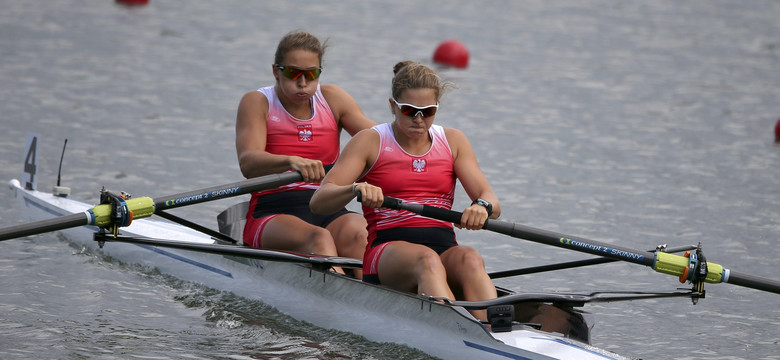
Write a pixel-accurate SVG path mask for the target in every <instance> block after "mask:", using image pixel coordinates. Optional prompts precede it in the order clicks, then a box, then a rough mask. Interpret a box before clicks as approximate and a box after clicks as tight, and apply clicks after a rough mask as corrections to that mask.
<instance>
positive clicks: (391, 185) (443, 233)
mask: <svg viewBox="0 0 780 360" xmlns="http://www.w3.org/2000/svg"><path fill="white" fill-rule="evenodd" d="M394 73H395V76H394V77H393V81H392V97H391V98H390V99H389V100H388V102H389V106H390V111H391V113H392V114H393V116H394V117H395V121H393V122H392V123H385V124H381V125H377V126H374V127H373V128H371V129H370V130H364V131H361V132H360V133H358V134H357V135H355V136H354V137H353V138H352V139H351V140H350V141H349V143H348V144H347V145H346V147H345V148H344V150H343V151H342V153H341V157H340V158H339V160H338V161H337V162H336V164H335V165H334V167H333V169H331V170H330V172H329V173H328V174H327V175H326V176H325V178H324V179H323V181H322V185H321V186H320V188H319V189H318V190H317V191H315V193H314V196H313V197H312V199H311V203H310V205H311V208H312V211H313V212H314V213H318V214H330V213H334V212H336V211H338V210H339V209H341V208H343V207H344V206H345V205H346V204H347V203H349V202H350V201H351V200H352V199H353V198H354V197H355V196H356V195H357V194H358V193H360V194H361V196H362V204H363V213H364V216H365V218H366V220H367V222H368V231H369V235H368V241H369V244H368V248H367V249H366V253H365V255H364V257H363V281H366V282H372V283H376V284H382V285H385V286H388V287H391V288H393V289H396V290H400V291H407V292H413V293H415V292H416V293H417V294H421V295H422V294H425V295H426V296H433V297H437V298H446V299H450V300H452V299H464V300H468V301H481V300H487V299H492V298H495V297H496V296H497V295H496V288H495V286H494V285H493V282H492V281H491V280H490V277H489V276H488V275H487V273H486V271H485V266H484V262H483V259H482V256H480V254H479V253H478V252H477V251H476V250H475V249H473V248H471V247H467V246H459V245H458V244H457V242H456V240H455V232H454V230H453V226H452V223H449V222H443V221H439V220H434V219H429V218H425V217H422V216H419V215H416V214H413V213H410V212H407V211H398V210H391V209H385V208H381V206H382V202H383V200H384V195H387V196H393V197H397V198H400V199H402V200H404V201H407V202H414V203H422V204H427V205H432V206H437V207H441V208H445V209H450V208H451V207H452V203H453V199H454V193H455V180H456V178H457V179H458V180H460V182H461V184H462V185H463V188H464V189H465V190H466V193H467V194H468V195H469V197H471V199H473V202H472V203H471V205H469V206H468V207H467V208H466V209H465V210H464V211H463V216H462V218H461V220H460V227H463V228H466V229H470V230H477V229H481V228H482V226H483V225H484V223H485V221H486V220H487V219H488V218H493V219H495V218H498V216H499V215H500V214H501V207H500V205H499V202H498V198H497V197H496V195H495V194H494V193H493V190H492V189H491V187H490V184H489V183H488V181H487V179H486V178H485V175H484V174H483V173H482V171H481V170H480V168H479V165H478V164H477V158H476V156H475V154H474V150H473V149H472V147H471V145H470V144H469V142H468V140H467V138H466V136H465V135H464V134H463V132H461V131H460V130H456V129H452V128H443V127H441V126H439V125H434V124H433V121H434V117H435V115H436V110H437V109H438V106H439V100H440V99H441V96H442V94H443V92H444V91H445V90H446V88H447V87H448V85H449V83H445V82H442V81H441V80H440V78H439V76H438V75H437V74H436V73H435V72H434V71H433V70H431V69H430V68H428V67H427V66H424V65H422V64H419V63H416V62H411V61H406V62H400V63H398V64H397V65H396V66H395V68H394ZM473 314H474V315H475V316H476V317H477V318H479V319H481V320H485V318H486V314H485V311H484V310H482V311H475V312H473Z"/></svg>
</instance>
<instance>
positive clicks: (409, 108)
mask: <svg viewBox="0 0 780 360" xmlns="http://www.w3.org/2000/svg"><path fill="white" fill-rule="evenodd" d="M393 102H394V103H395V105H396V106H398V109H399V110H401V114H404V115H406V116H408V117H417V115H418V114H420V115H422V117H424V118H427V117H431V116H433V115H436V109H438V108H439V104H438V103H437V104H436V105H428V106H424V107H417V106H414V105H412V104H399V103H398V101H395V99H393Z"/></svg>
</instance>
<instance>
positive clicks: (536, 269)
mask: <svg viewBox="0 0 780 360" xmlns="http://www.w3.org/2000/svg"><path fill="white" fill-rule="evenodd" d="M694 249H696V246H695V245H685V246H680V247H676V248H671V249H661V250H660V251H663V252H668V253H676V252H681V251H688V250H694ZM648 251H649V252H656V251H658V249H653V250H648ZM616 261H618V260H617V259H613V258H605V257H597V258H592V259H585V260H576V261H569V262H563V263H558V264H549V265H540V266H532V267H527V268H522V269H514V270H503V271H496V272H492V273H488V276H490V278H491V279H500V278H505V277H510V276H517V275H528V274H535V273H540V272H545V271H555V270H564V269H571V268H576V267H583V266H591V265H598V264H606V263H611V262H616Z"/></svg>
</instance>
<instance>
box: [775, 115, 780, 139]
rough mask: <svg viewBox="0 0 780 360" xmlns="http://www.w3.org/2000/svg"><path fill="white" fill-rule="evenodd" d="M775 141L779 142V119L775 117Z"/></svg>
mask: <svg viewBox="0 0 780 360" xmlns="http://www.w3.org/2000/svg"><path fill="white" fill-rule="evenodd" d="M775 142H777V143H780V119H777V125H775Z"/></svg>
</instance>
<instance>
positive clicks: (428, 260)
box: [416, 249, 446, 274]
mask: <svg viewBox="0 0 780 360" xmlns="http://www.w3.org/2000/svg"><path fill="white" fill-rule="evenodd" d="M416 265H417V268H418V269H419V271H420V272H427V273H442V274H444V273H445V272H446V270H445V268H444V264H442V262H441V258H440V257H439V254H437V253H436V252H435V251H433V250H430V249H428V250H426V251H421V252H419V253H418V254H417V259H416Z"/></svg>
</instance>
